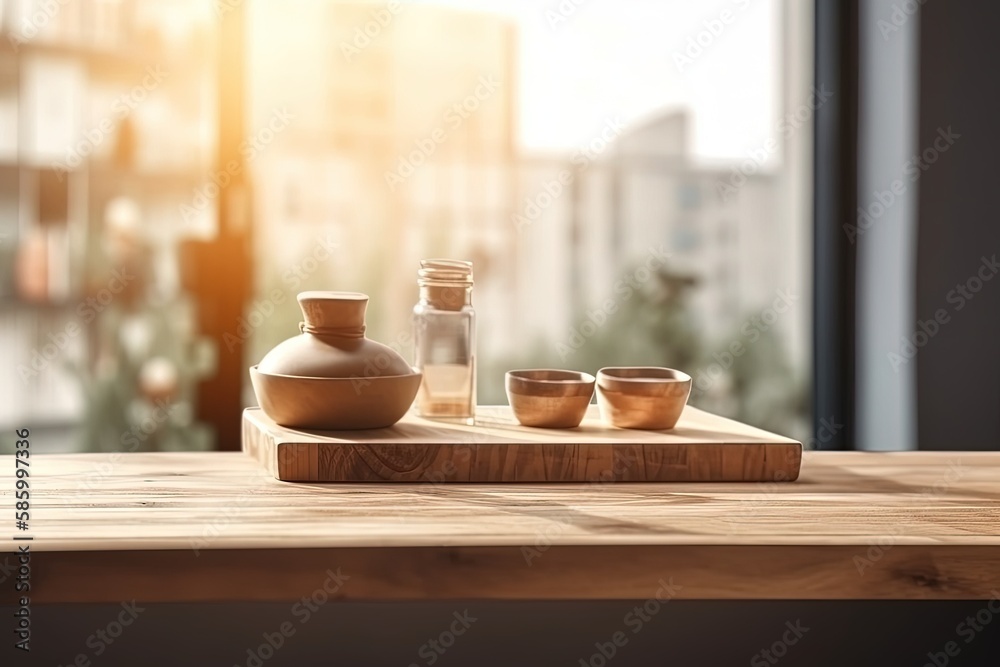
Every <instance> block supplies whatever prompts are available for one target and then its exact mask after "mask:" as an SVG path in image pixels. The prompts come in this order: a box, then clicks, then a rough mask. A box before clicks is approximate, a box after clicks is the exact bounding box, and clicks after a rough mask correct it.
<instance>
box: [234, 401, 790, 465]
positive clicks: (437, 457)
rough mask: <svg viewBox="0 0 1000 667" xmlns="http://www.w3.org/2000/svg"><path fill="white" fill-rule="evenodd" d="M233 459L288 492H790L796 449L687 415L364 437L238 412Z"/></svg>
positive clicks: (415, 423) (493, 423) (482, 422)
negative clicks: (628, 487)
mask: <svg viewBox="0 0 1000 667" xmlns="http://www.w3.org/2000/svg"><path fill="white" fill-rule="evenodd" d="M243 451H245V452H247V453H248V454H250V455H251V456H253V457H255V458H256V459H257V460H258V461H260V462H261V463H262V464H264V465H265V466H266V467H267V469H268V470H269V471H270V472H271V474H273V475H274V476H275V477H276V478H277V479H280V480H284V481H288V482H380V481H385V482H424V483H448V482H790V481H794V480H795V479H797V478H798V476H799V466H800V465H801V462H802V445H801V443H799V442H796V441H795V440H790V439H788V438H785V437H782V436H780V435H774V434H773V433H768V432H767V431H762V430H760V429H757V428H754V427H752V426H747V425H746V424H741V423H740V422H736V421H733V420H731V419H725V418H724V417H718V416H716V415H712V414H709V413H707V412H703V411H701V410H698V409H696V408H693V407H691V406H688V407H687V408H685V409H684V414H683V415H682V416H681V419H680V421H679V422H678V424H677V426H676V427H675V428H674V429H671V430H669V431H637V430H626V429H618V428H614V427H611V426H608V425H606V424H605V423H604V422H603V421H601V419H600V414H599V413H598V410H597V406H596V405H592V406H591V407H590V409H589V411H588V413H587V416H586V417H585V418H584V420H583V423H582V424H581V425H580V426H579V427H578V428H575V429H566V430H555V429H539V428H530V427H527V426H521V425H520V424H518V423H517V422H516V421H515V420H514V417H513V415H512V414H511V412H510V408H509V407H507V406H497V407H480V408H478V409H477V411H476V425H475V426H466V425H462V424H450V423H442V422H437V421H430V420H426V419H421V418H420V417H417V416H415V415H413V414H409V415H407V416H406V417H404V418H403V419H402V420H400V421H399V422H398V423H397V424H395V425H394V426H391V427H389V428H384V429H375V430H370V431H298V430H294V429H289V428H285V427H283V426H278V425H277V424H275V423H274V422H273V421H271V420H270V419H269V418H268V417H267V415H265V414H264V413H263V412H262V411H261V410H260V409H259V408H248V409H246V410H245V411H244V412H243Z"/></svg>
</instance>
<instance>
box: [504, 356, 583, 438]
mask: <svg viewBox="0 0 1000 667" xmlns="http://www.w3.org/2000/svg"><path fill="white" fill-rule="evenodd" d="M594 382H595V379H594V376H593V375H589V374H587V373H578V372H577V371H560V370H553V369H549V368H536V369H531V370H517V371H508V372H507V375H506V377H505V378H504V385H505V387H506V389H507V400H508V401H509V402H510V407H511V410H513V412H514V417H515V418H517V421H518V422H520V423H521V424H522V425H524V426H535V427H537V428H575V427H577V426H579V425H580V422H581V421H583V416H584V415H585V414H586V412H587V406H588V405H590V399H591V398H592V397H593V396H594Z"/></svg>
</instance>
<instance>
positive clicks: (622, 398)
mask: <svg viewBox="0 0 1000 667" xmlns="http://www.w3.org/2000/svg"><path fill="white" fill-rule="evenodd" d="M690 394H691V376H690V375H688V374H687V373H683V372H681V371H678V370H674V369H672V368H659V367H655V366H623V367H617V368H602V369H601V370H599V371H597V404H598V405H599V406H600V408H601V417H602V418H603V419H604V420H605V421H606V422H608V423H609V424H611V425H612V426H617V427H619V428H638V429H649V430H663V429H671V428H673V427H674V426H676V425H677V420H678V419H680V416H681V413H682V412H683V411H684V406H685V405H687V400H688V396H689V395H690Z"/></svg>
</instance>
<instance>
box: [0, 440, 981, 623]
mask: <svg viewBox="0 0 1000 667" xmlns="http://www.w3.org/2000/svg"><path fill="white" fill-rule="evenodd" d="M31 462H32V467H31V470H32V503H33V505H32V521H31V531H30V533H31V534H32V535H33V536H34V541H33V542H32V543H31V549H32V552H33V555H32V563H31V567H32V600H33V601H35V602H39V603H44V602H70V601H72V602H82V601H104V602H118V601H121V600H123V599H133V598H135V599H139V600H147V601H183V600H293V599H298V598H300V597H301V596H302V595H305V594H309V593H310V592H312V591H315V590H317V589H318V587H321V586H322V585H323V583H324V581H325V579H326V577H327V576H328V575H327V574H326V571H327V570H328V569H332V570H333V571H336V568H338V567H339V568H341V569H342V573H343V574H346V575H348V576H349V577H350V579H348V580H347V581H346V583H345V584H344V585H343V586H342V587H341V588H339V589H338V590H337V591H336V592H335V593H334V594H333V595H334V597H338V598H343V599H350V600H393V599H400V600H402V599H445V598H448V599H453V598H472V597H478V598H493V599H596V598H644V597H649V596H651V595H653V594H654V593H655V591H656V590H657V588H658V586H659V584H658V583H657V582H658V581H659V580H660V579H661V578H662V579H664V580H665V581H668V582H669V581H670V580H671V579H672V581H673V582H674V583H675V584H677V585H679V586H680V587H681V588H680V589H679V590H678V592H677V595H678V597H681V598H826V599H842V598H919V599H924V598H927V599H932V598H933V599H949V598H950V599H957V598H978V599H983V598H989V597H991V596H992V595H993V592H994V591H1000V453H997V454H991V453H966V452H948V453H929V452H927V453H916V452H914V453H898V454H875V453H868V454H866V453H834V452H806V453H805V455H804V460H803V466H802V472H801V477H800V479H799V481H798V482H797V483H795V484H774V483H761V484H698V485H694V484H682V483H667V484H642V483H636V484H601V483H594V484H537V485H528V484H526V485H509V484H494V485H489V484H477V485H463V484H438V483H433V482H426V483H422V484H391V485H389V484H383V483H379V484H335V485H330V484H288V483H284V482H280V481H278V480H275V479H274V478H273V477H272V476H271V475H270V474H269V473H267V472H266V471H264V470H263V468H262V467H261V466H260V465H259V464H257V462H255V461H254V460H253V459H251V458H250V457H248V456H246V455H244V454H241V453H162V454H79V455H50V456H36V457H32V459H31ZM0 466H7V469H13V457H10V456H4V457H0ZM13 493H14V491H13V488H12V486H10V487H8V488H4V489H3V490H2V496H3V498H4V501H5V502H6V503H7V505H8V506H9V505H10V504H11V503H12V502H13ZM11 532H13V531H11ZM10 534H11V533H8V535H10ZM3 539H4V541H5V542H6V544H5V548H4V551H8V552H9V551H13V550H14V549H15V548H16V545H15V543H14V542H13V541H12V540H11V539H10V537H5V538H3ZM8 558H13V557H12V556H8ZM12 591H13V588H12V587H7V586H4V587H3V591H2V593H0V600H2V601H4V602H9V601H10V600H11V596H12V595H13V592H12Z"/></svg>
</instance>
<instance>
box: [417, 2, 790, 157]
mask: <svg viewBox="0 0 1000 667" xmlns="http://www.w3.org/2000/svg"><path fill="white" fill-rule="evenodd" d="M426 2H428V3H431V4H444V5H451V6H455V7H461V8H464V9H471V10H481V11H489V12H495V13H498V14H503V15H506V16H508V17H510V18H512V19H513V20H515V21H517V23H518V26H519V30H520V38H521V67H520V76H521V96H520V106H521V116H520V119H519V127H520V132H521V142H522V145H523V146H524V147H525V148H527V149H530V150H550V149H555V150H566V149H573V148H576V147H577V146H580V145H582V144H584V143H586V142H587V141H588V140H590V139H591V138H592V137H593V136H595V134H596V133H597V132H598V131H599V130H600V129H601V128H602V127H603V126H604V124H605V122H606V121H607V119H609V118H612V117H614V116H620V117H621V118H622V119H623V120H624V121H625V123H626V124H630V123H632V122H635V121H640V120H642V119H644V118H646V117H649V116H650V115H653V114H655V113H657V112H660V111H663V110H666V109H677V108H681V107H686V108H688V109H690V110H691V112H692V119H693V133H694V135H693V137H692V138H691V146H692V150H693V152H694V155H695V157H697V158H699V159H701V160H716V159H732V158H734V157H745V156H746V154H747V151H748V150H751V149H754V148H757V147H759V146H760V145H762V143H763V142H764V141H765V140H766V139H767V138H769V137H771V136H774V135H775V126H776V125H777V122H778V120H779V106H778V100H779V90H778V88H779V85H780V73H781V72H780V61H779V53H780V46H781V43H780V39H781V33H780V16H779V9H780V2H781V0H698V1H697V2H691V1H690V0H561V1H560V0H535V1H532V0H426ZM575 3H579V4H575ZM559 7H565V8H568V9H571V10H572V12H571V13H570V12H569V11H567V14H568V15H567V16H566V17H565V20H564V21H562V20H561V21H558V22H554V21H550V19H551V14H550V13H549V12H553V13H555V14H556V15H557V16H559V18H562V15H560V14H558V12H559ZM724 12H728V14H726V15H724ZM723 18H726V20H727V21H726V22H723ZM706 22H708V24H709V27H706V25H705V24H706ZM711 27H714V28H715V31H716V32H717V33H718V34H717V35H712V34H711V32H710V30H709V28H711ZM720 27H721V30H720ZM699 38H700V39H701V41H702V43H703V44H705V46H704V47H702V49H701V53H700V54H697V53H694V57H693V58H692V60H693V62H691V63H684V64H683V65H682V67H681V69H680V70H679V69H678V64H677V63H676V62H675V54H677V55H681V56H686V54H685V50H686V49H687V48H689V41H688V40H689V39H694V40H697V39H699Z"/></svg>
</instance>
